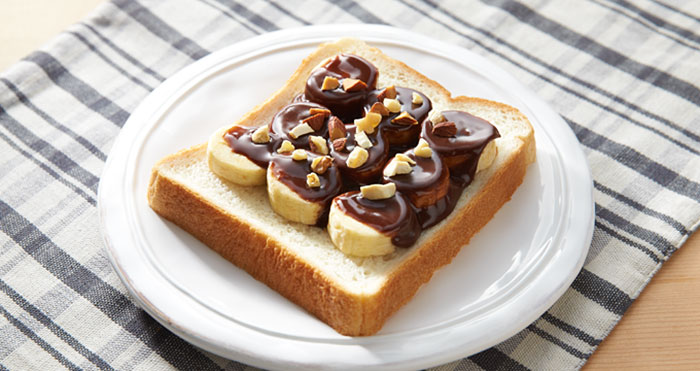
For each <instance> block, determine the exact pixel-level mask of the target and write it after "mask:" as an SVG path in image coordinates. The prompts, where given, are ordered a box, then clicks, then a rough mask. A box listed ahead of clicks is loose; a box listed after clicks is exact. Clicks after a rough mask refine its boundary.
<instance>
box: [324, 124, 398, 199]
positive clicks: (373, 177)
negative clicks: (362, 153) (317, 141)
mask: <svg viewBox="0 0 700 371" xmlns="http://www.w3.org/2000/svg"><path fill="white" fill-rule="evenodd" d="M345 129H346V132H347V134H346V135H345V138H346V139H347V142H346V144H345V149H344V150H341V151H336V150H335V149H334V148H331V156H332V157H333V160H334V161H335V164H336V165H337V166H338V168H340V171H341V172H342V174H343V177H344V178H347V179H348V182H347V183H348V184H357V185H359V184H370V183H375V182H377V181H378V180H379V178H380V177H381V172H382V169H383V168H384V164H385V163H386V162H387V160H388V159H389V145H388V144H387V143H388V142H387V139H386V135H385V134H384V133H382V132H380V131H379V130H375V131H374V133H372V134H367V137H368V138H369V141H370V142H371V143H372V147H370V148H367V149H366V150H367V153H368V155H369V156H368V157H367V161H366V162H365V163H364V165H362V166H360V167H357V168H354V169H351V168H349V167H348V165H347V163H346V161H347V159H348V156H349V155H350V152H352V150H353V149H354V148H355V147H356V146H357V143H356V142H355V125H345Z"/></svg>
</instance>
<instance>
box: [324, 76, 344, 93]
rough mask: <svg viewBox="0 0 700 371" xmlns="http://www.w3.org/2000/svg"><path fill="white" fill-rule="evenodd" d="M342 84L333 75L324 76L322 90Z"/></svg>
mask: <svg viewBox="0 0 700 371" xmlns="http://www.w3.org/2000/svg"><path fill="white" fill-rule="evenodd" d="M339 86H340V81H338V79H336V78H335V77H332V76H326V77H324V78H323V84H322V85H321V90H333V89H335V88H337V87H339Z"/></svg>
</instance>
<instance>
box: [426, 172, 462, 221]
mask: <svg viewBox="0 0 700 371" xmlns="http://www.w3.org/2000/svg"><path fill="white" fill-rule="evenodd" d="M464 188H465V185H463V184H462V183H461V182H459V181H457V182H455V181H451V182H450V186H449V187H448V188H447V194H446V195H445V196H444V197H443V198H441V199H439V200H438V201H437V202H436V203H434V204H432V205H430V206H427V207H422V208H414V210H415V212H416V215H417V216H418V221H419V222H420V226H421V228H423V229H426V228H430V227H432V226H434V225H435V224H437V223H439V222H441V221H442V220H443V219H445V218H446V217H447V216H448V215H450V213H452V210H454V208H455V206H456V205H457V201H459V196H461V195H462V191H463V190H464Z"/></svg>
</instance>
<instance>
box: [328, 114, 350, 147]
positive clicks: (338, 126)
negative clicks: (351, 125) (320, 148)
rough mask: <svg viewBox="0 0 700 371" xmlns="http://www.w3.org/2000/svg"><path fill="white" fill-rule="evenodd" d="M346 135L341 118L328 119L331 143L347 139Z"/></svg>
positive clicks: (332, 117)
mask: <svg viewBox="0 0 700 371" xmlns="http://www.w3.org/2000/svg"><path fill="white" fill-rule="evenodd" d="M346 133H347V130H346V129H345V124H344V123H343V122H342V121H340V119H339V118H337V117H335V116H331V118H329V119H328V137H329V138H330V140H331V141H333V140H336V139H338V138H345V134H346Z"/></svg>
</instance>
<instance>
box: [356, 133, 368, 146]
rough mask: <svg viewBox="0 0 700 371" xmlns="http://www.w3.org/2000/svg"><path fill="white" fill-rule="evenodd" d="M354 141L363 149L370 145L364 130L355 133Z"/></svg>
mask: <svg viewBox="0 0 700 371" xmlns="http://www.w3.org/2000/svg"><path fill="white" fill-rule="evenodd" d="M355 142H357V145H359V146H360V147H362V148H365V149H367V148H369V147H372V142H371V141H370V140H369V138H368V137H367V134H366V133H365V132H364V131H359V132H357V133H356V134H355Z"/></svg>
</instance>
